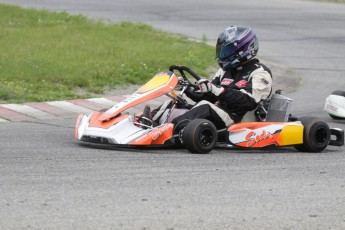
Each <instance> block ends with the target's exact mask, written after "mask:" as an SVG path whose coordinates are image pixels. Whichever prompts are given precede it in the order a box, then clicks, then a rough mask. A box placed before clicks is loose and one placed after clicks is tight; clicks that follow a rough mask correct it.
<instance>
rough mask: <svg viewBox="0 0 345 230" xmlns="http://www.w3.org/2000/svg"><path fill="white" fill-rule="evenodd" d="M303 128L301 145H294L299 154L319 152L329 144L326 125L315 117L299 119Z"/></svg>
mask: <svg viewBox="0 0 345 230" xmlns="http://www.w3.org/2000/svg"><path fill="white" fill-rule="evenodd" d="M299 120H300V121H301V122H302V125H303V126H304V131H303V144H300V145H295V148H296V149H297V150H298V151H301V152H321V151H322V150H324V149H325V148H326V147H327V145H328V144H329V142H330V136H331V132H330V129H329V127H328V125H327V123H325V122H323V121H320V120H318V119H317V118H315V117H302V118H301V119H299Z"/></svg>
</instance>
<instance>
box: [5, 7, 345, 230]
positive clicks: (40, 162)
mask: <svg viewBox="0 0 345 230" xmlns="http://www.w3.org/2000/svg"><path fill="white" fill-rule="evenodd" d="M0 2H9V3H16V4H20V5H23V6H28V7H36V8H47V9H50V10H58V11H61V10H63V11H68V12H71V13H75V14H78V13H81V14H85V15H87V16H90V17H94V18H103V19H107V20H112V21H119V20H131V21H142V22H146V23H150V24H151V25H153V26H155V27H157V28H160V29H163V30H166V31H171V32H176V33H182V34H186V35H188V36H190V37H194V38H201V37H202V36H203V35H205V36H206V37H207V38H209V39H210V41H214V39H215V38H216V36H217V34H218V33H219V32H220V31H221V30H223V29H224V28H225V27H226V26H228V25H230V24H245V25H250V26H252V27H253V28H254V29H255V30H256V31H257V33H258V34H259V36H260V54H261V55H262V56H264V57H265V59H269V60H272V61H274V62H275V63H280V64H281V65H284V66H285V65H286V66H288V67H290V68H291V69H292V71H293V72H294V75H295V76H298V77H299V78H300V79H301V84H302V85H301V87H300V88H298V90H297V91H295V92H291V93H289V94H288V96H290V97H292V98H293V99H294V100H295V104H294V109H295V113H296V114H297V115H315V116H319V117H321V118H322V119H324V120H326V121H327V122H329V124H330V126H331V127H341V128H345V125H344V122H334V121H332V120H331V119H330V118H329V117H328V115H327V114H326V113H325V112H323V110H322V108H323V104H324V99H325V97H326V96H327V95H328V94H329V93H330V92H332V91H333V90H337V89H344V88H345V87H344V86H345V81H344V79H343V75H344V73H345V68H344V65H343V63H344V61H345V30H344V25H343V22H344V19H345V5H337V4H327V3H313V2H307V1H291V0H290V1H283V0H263V1H254V0H248V1H224V0H214V1H195V0H189V1H182V0H176V1H174V2H171V1H166V0H162V1H159V2H157V3H154V4H153V3H152V1H149V0H141V1H110V0H98V1H96V0H83V1H81V0H76V1H68V0H50V1H45V0H11V1H10V0H0ZM73 125H74V119H64V120H62V119H59V120H49V121H46V120H45V121H31V122H1V123H0V131H1V133H0V152H1V154H0V193H1V199H0V201H1V202H0V229H100V228H102V229H104V228H106V229H344V228H345V208H344V207H345V180H344V176H345V161H344V147H341V148H338V147H330V148H328V149H327V150H326V151H324V152H322V153H318V154H306V153H299V152H296V151H294V150H293V149H291V148H284V149H280V150H278V151H276V150H275V151H233V152H227V151H224V150H216V151H214V152H213V153H212V154H209V155H193V154H188V153H187V152H186V151H184V150H164V151H159V150H145V151H129V150H114V149H99V148H91V147H89V146H80V145H78V144H76V143H75V142H74V141H73Z"/></svg>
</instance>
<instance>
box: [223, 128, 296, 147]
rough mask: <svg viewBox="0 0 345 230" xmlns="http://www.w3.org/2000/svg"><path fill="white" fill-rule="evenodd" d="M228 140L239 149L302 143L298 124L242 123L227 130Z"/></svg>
mask: <svg viewBox="0 0 345 230" xmlns="http://www.w3.org/2000/svg"><path fill="white" fill-rule="evenodd" d="M228 132H229V140H230V141H231V142H232V143H233V144H235V145H237V146H240V147H246V148H261V147H265V146H269V145H276V146H285V145H294V144H301V143H303V125H302V124H301V123H299V122H244V123H239V124H235V125H232V126H231V127H229V128H228Z"/></svg>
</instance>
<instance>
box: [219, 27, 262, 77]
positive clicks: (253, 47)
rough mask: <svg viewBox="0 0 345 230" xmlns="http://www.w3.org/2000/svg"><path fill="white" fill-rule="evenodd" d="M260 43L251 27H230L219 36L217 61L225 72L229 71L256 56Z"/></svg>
mask: <svg viewBox="0 0 345 230" xmlns="http://www.w3.org/2000/svg"><path fill="white" fill-rule="evenodd" d="M258 50H259V41H258V39H257V37H256V35H255V33H254V31H252V30H251V29H250V28H249V27H244V26H230V27H228V28H226V29H225V30H224V32H222V33H221V34H219V36H218V39H217V45H216V60H217V62H218V64H219V66H220V67H221V68H222V69H223V70H225V71H226V70H229V69H231V68H233V67H236V66H238V65H240V64H241V63H242V62H244V61H247V60H249V59H251V58H253V57H255V56H256V54H257V53H258Z"/></svg>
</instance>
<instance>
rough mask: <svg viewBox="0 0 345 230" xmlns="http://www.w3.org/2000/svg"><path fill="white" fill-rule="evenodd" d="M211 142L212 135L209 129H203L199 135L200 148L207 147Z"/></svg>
mask: <svg viewBox="0 0 345 230" xmlns="http://www.w3.org/2000/svg"><path fill="white" fill-rule="evenodd" d="M212 142H213V133H212V131H211V130H209V129H205V130H203V131H202V132H201V133H200V143H201V144H202V146H204V147H207V146H209V145H211V144H212Z"/></svg>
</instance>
